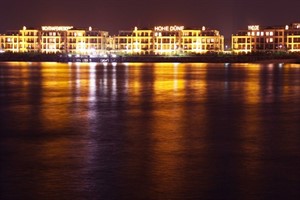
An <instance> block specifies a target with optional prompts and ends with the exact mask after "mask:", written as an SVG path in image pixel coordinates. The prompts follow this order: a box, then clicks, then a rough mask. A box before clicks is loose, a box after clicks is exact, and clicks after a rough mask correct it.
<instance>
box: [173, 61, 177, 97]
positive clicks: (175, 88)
mask: <svg viewBox="0 0 300 200" xmlns="http://www.w3.org/2000/svg"><path fill="white" fill-rule="evenodd" d="M173 74H174V75H173V76H174V92H177V91H178V77H177V76H178V63H174V72H173Z"/></svg>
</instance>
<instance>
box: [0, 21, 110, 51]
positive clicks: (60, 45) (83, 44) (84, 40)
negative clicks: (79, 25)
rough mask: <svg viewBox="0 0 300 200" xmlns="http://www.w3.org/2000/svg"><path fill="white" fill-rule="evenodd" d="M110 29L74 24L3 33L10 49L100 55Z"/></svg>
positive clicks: (5, 46)
mask: <svg viewBox="0 0 300 200" xmlns="http://www.w3.org/2000/svg"><path fill="white" fill-rule="evenodd" d="M107 38H108V32H106V31H100V30H94V29H92V27H89V28H88V29H76V28H73V27H72V26H42V27H41V29H31V28H26V27H25V26H24V27H23V29H22V30H17V31H7V33H6V34H4V35H0V45H1V46H0V47H1V49H3V50H4V51H7V52H15V53H16V52H20V53H21V52H41V53H68V54H80V55H100V54H104V53H106V47H107V42H108V41H107Z"/></svg>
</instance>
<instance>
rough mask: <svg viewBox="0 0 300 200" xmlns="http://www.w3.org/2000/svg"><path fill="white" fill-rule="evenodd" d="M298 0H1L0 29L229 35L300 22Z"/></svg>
mask: <svg viewBox="0 0 300 200" xmlns="http://www.w3.org/2000/svg"><path fill="white" fill-rule="evenodd" d="M299 8H300V0H286V1H274V0H252V1H247V0H213V1H212V0H181V1H179V0H105V1H104V0H51V1H50V0H49V1H47V0H26V1H24V0H1V18H0V32H1V33H3V32H5V30H8V29H20V28H21V27H23V26H24V25H25V26H27V27H40V26H41V25H73V26H75V27H88V26H93V27H97V28H100V29H101V30H106V31H109V32H110V33H111V34H116V33H117V32H118V30H131V29H132V28H133V27H134V26H138V27H140V28H144V27H149V28H152V27H153V26H155V25H175V24H176V25H184V26H186V27H201V26H207V27H210V28H215V29H218V30H220V31H221V33H222V34H223V35H225V37H229V36H230V35H231V33H233V32H236V31H237V30H238V29H243V28H246V26H247V25H248V24H259V25H285V24H289V23H291V22H300V11H299Z"/></svg>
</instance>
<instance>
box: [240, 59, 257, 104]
mask: <svg viewBox="0 0 300 200" xmlns="http://www.w3.org/2000/svg"><path fill="white" fill-rule="evenodd" d="M238 65H239V66H240V64H238ZM245 70H246V76H247V80H246V81H244V90H245V95H244V97H245V103H248V104H252V105H255V104H257V103H258V102H260V98H259V97H260V92H261V88H260V79H259V77H258V74H259V72H260V71H261V65H259V64H248V65H246V67H245Z"/></svg>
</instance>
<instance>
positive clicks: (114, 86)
mask: <svg viewBox="0 0 300 200" xmlns="http://www.w3.org/2000/svg"><path fill="white" fill-rule="evenodd" d="M112 67H113V70H112V91H111V92H112V100H113V101H115V100H116V97H117V74H116V73H117V69H116V68H117V66H116V65H114V64H113V66H112Z"/></svg>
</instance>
